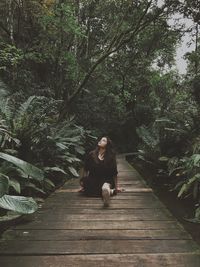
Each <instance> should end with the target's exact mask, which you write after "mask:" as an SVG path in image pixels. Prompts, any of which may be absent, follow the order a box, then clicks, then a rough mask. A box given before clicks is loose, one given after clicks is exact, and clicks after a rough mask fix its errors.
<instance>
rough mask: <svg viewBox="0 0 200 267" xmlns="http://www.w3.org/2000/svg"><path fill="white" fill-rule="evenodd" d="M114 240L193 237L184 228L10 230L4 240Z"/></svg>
mask: <svg viewBox="0 0 200 267" xmlns="http://www.w3.org/2000/svg"><path fill="white" fill-rule="evenodd" d="M15 239H16V240H35V241H36V240H82V239H83V240H101V239H102V240H106V239H107V240H113V239H118V240H119V239H126V240H127V239H150V240H152V239H171V240H172V239H173V240H174V239H182V240H183V239H184V240H187V239H191V236H190V235H189V234H188V233H186V232H185V231H184V230H180V229H170V230H168V229H164V230H124V229H122V230H120V231H119V230H112V229H111V230H106V229H95V230H90V229H88V230H85V229H83V230H81V231H78V230H72V229H70V230H57V229H54V231H52V230H48V229H47V230H37V229H30V230H26V231H25V230H20V229H19V230H12V229H11V230H8V231H6V232H5V233H4V234H3V236H2V240H15Z"/></svg>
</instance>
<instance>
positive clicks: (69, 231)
mask: <svg viewBox="0 0 200 267" xmlns="http://www.w3.org/2000/svg"><path fill="white" fill-rule="evenodd" d="M117 166H118V172H119V173H118V181H119V185H120V187H122V188H124V189H125V191H124V192H122V193H119V194H118V195H116V196H113V197H112V198H111V204H110V207H107V208H106V207H103V203H102V200H101V198H94V197H92V198H91V197H85V196H83V195H82V194H81V193H78V192H77V190H78V189H79V181H78V179H72V180H70V182H67V183H66V184H64V185H63V186H62V187H61V188H59V189H58V190H56V191H55V192H54V193H53V194H51V195H50V196H49V197H48V198H47V199H46V200H45V202H44V203H43V204H42V206H41V207H40V208H39V209H38V211H36V212H35V213H34V215H33V220H32V221H30V222H26V223H24V224H22V223H19V224H18V225H17V226H15V227H11V228H10V229H8V230H6V231H5V232H4V234H3V237H2V239H1V240H0V266H3V267H10V266H15V267H33V266H34V267H47V266H48V267H50V266H51V267H55V266H57V267H60V266H72V267H75V266H85V267H88V266H96V267H98V266H106V267H107V266H109V267H112V266H115V267H117V266H120V267H121V266H123V265H125V266H126V267H129V266H131V267H133V266H138V267H144V266H148V267H156V266H162V267H163V266H176V267H179V266H180V267H182V266H187V267H199V266H200V250H199V246H198V245H197V244H196V243H195V242H194V241H193V240H192V238H191V236H190V235H189V234H188V233H187V232H186V231H185V230H184V229H183V227H182V226H181V225H180V224H179V222H178V221H177V220H176V218H174V217H173V216H172V214H171V213H170V212H169V211H168V209H167V208H166V207H165V205H164V204H162V203H161V201H160V200H159V199H158V198H157V197H156V196H155V195H154V193H153V192H152V190H151V189H150V188H149V187H148V186H147V185H146V184H145V182H144V180H143V179H142V177H141V176H140V175H139V173H138V172H137V171H136V170H135V169H134V168H133V167H132V166H131V165H130V164H129V163H128V162H127V161H126V159H125V154H119V155H117Z"/></svg>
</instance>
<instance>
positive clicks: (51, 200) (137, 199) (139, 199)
mask: <svg viewBox="0 0 200 267" xmlns="http://www.w3.org/2000/svg"><path fill="white" fill-rule="evenodd" d="M77 200H78V201H81V203H91V202H93V203H99V201H101V197H94V198H90V197H82V198H81V199H80V198H78V197H77V198H71V197H67V196H63V197H62V198H61V197H60V198H57V197H54V198H48V203H58V204H60V203H63V201H65V202H67V203H74V202H77ZM111 200H112V201H113V202H115V203H128V204H130V203H132V202H139V203H140V202H146V203H147V202H149V201H151V202H155V201H156V202H157V201H158V200H157V198H156V196H155V195H153V194H146V195H138V196H134V195H133V196H131V197H129V198H118V197H117V196H114V197H111Z"/></svg>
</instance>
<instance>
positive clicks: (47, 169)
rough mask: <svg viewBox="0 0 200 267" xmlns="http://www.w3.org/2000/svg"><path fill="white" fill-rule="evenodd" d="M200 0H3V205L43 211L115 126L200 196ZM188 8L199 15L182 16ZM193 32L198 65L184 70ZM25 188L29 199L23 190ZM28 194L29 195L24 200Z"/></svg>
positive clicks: (191, 56) (191, 61)
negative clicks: (181, 64) (186, 39)
mask: <svg viewBox="0 0 200 267" xmlns="http://www.w3.org/2000/svg"><path fill="white" fill-rule="evenodd" d="M199 10H200V9H199V3H198V1H195V0H194V1H193V0H192V1H191V0H190V1H189V0H185V1H178V0H165V1H156V0H141V1H130V0H125V1H121V0H119V1H115V0H106V1H98V0H87V1H85V0H84V1H83V0H78V1H69V0H40V1H39V0H26V1H25V0H17V1H14V0H2V1H1V2H0V14H1V18H0V76H1V79H0V195H1V198H0V206H1V207H2V208H4V209H5V210H6V209H8V210H9V209H10V210H15V211H18V212H23V213H29V212H30V213H31V212H34V211H35V210H36V209H37V205H36V202H35V200H34V199H33V198H32V197H33V196H34V197H36V196H40V197H44V196H46V195H47V194H49V193H50V192H52V191H53V190H54V189H55V186H59V185H60V184H61V183H62V182H63V181H65V180H66V178H70V177H78V171H79V168H80V166H81V161H82V159H83V155H84V153H85V151H87V149H90V148H91V147H93V145H94V142H95V141H96V138H97V137H98V136H100V135H102V134H108V135H110V136H111V138H112V139H113V141H114V143H115V144H116V146H117V149H118V151H119V152H132V151H134V152H135V153H136V155H137V156H138V158H140V159H141V160H144V161H147V162H149V163H151V164H154V166H156V168H157V169H158V172H159V174H160V173H164V174H165V175H168V176H169V181H170V183H171V187H172V188H175V190H177V195H178V197H184V196H189V197H193V198H194V199H195V201H196V206H197V210H196V221H198V219H199V217H200V216H199V214H200V212H199V206H198V205H199V204H200V178H199V166H200V165H199V164H200V156H199V155H200V151H199V139H200V126H199V125H200V67H199V60H200V50H199V24H200V13H199ZM177 14H181V15H182V16H184V17H185V18H190V19H191V20H192V21H193V27H191V28H189V29H188V28H186V27H185V26H184V25H183V23H181V22H178V21H177V22H176V21H175V20H174V24H173V25H171V24H170V23H169V19H170V18H173V16H176V15H177ZM186 31H187V32H191V42H192V38H193V39H194V42H195V50H194V51H193V52H190V53H187V54H186V55H185V58H186V59H187V61H188V70H187V73H186V74H185V75H180V74H179V73H178V72H177V70H176V69H175V68H174V65H175V53H176V48H177V45H178V44H179V43H180V41H181V37H182V36H183V35H184V33H185V32H186ZM22 197H23V200H22ZM22 203H23V204H22Z"/></svg>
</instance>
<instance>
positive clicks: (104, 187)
mask: <svg viewBox="0 0 200 267" xmlns="http://www.w3.org/2000/svg"><path fill="white" fill-rule="evenodd" d="M102 189H110V184H109V183H104V184H103V185H102Z"/></svg>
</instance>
